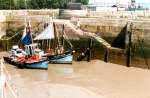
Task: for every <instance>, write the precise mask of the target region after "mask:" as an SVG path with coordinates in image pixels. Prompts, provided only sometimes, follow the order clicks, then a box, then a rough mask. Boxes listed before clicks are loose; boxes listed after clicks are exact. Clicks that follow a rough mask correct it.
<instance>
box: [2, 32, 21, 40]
mask: <svg viewBox="0 0 150 98" xmlns="http://www.w3.org/2000/svg"><path fill="white" fill-rule="evenodd" d="M19 33H20V32H18V33H16V34H14V35H13V36H12V37H10V38H7V39H1V40H10V39H12V38H14V37H15V36H17V35H18V34H19Z"/></svg>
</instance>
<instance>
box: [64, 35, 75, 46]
mask: <svg viewBox="0 0 150 98" xmlns="http://www.w3.org/2000/svg"><path fill="white" fill-rule="evenodd" d="M63 37H64V39H65V40H66V41H67V42H68V44H69V45H70V46H71V49H72V48H73V45H72V43H71V42H70V41H69V40H68V39H69V38H68V36H67V35H66V33H65V32H64V35H63Z"/></svg>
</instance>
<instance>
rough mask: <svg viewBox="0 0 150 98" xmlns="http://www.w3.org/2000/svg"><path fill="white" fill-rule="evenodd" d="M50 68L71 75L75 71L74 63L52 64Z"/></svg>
mask: <svg viewBox="0 0 150 98" xmlns="http://www.w3.org/2000/svg"><path fill="white" fill-rule="evenodd" d="M49 70H53V71H55V72H56V73H58V74H61V75H64V76H69V75H72V74H73V73H74V70H73V67H72V65H50V66H49Z"/></svg>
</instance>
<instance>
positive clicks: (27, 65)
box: [3, 57, 49, 69]
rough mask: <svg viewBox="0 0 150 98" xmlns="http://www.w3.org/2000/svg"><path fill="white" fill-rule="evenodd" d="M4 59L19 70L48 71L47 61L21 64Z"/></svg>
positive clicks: (7, 58)
mask: <svg viewBox="0 0 150 98" xmlns="http://www.w3.org/2000/svg"><path fill="white" fill-rule="evenodd" d="M3 58H4V60H5V61H6V62H7V63H9V64H11V65H14V66H16V67H18V68H29V69H48V63H49V62H48V61H47V60H43V61H39V62H34V63H21V62H15V61H12V60H11V58H9V57H3Z"/></svg>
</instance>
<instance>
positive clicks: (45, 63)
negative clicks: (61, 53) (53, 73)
mask: <svg viewBox="0 0 150 98" xmlns="http://www.w3.org/2000/svg"><path fill="white" fill-rule="evenodd" d="M48 63H49V62H48V61H46V60H45V61H40V62H36V63H31V64H30V63H25V66H26V68H30V69H48Z"/></svg>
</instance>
